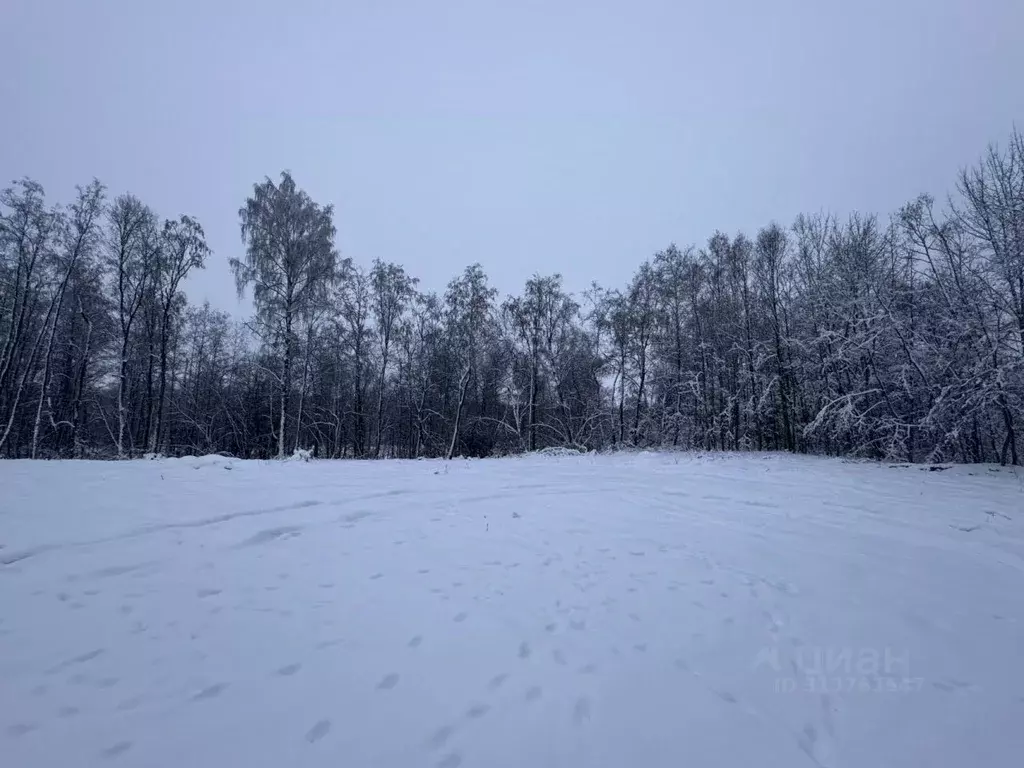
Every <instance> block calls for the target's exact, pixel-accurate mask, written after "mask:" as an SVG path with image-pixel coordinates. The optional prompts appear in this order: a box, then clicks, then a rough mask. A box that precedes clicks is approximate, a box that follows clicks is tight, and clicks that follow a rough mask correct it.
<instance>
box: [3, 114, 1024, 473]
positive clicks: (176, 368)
mask: <svg viewBox="0 0 1024 768" xmlns="http://www.w3.org/2000/svg"><path fill="white" fill-rule="evenodd" d="M239 224H240V232H241V238H242V243H243V246H244V255H243V256H242V257H241V258H238V259H231V260H230V264H231V269H232V271H233V273H234V276H235V279H236V283H237V289H238V291H239V294H240V295H241V294H243V293H246V292H249V293H251V296H252V300H253V306H254V310H255V311H254V314H253V316H252V318H251V319H248V320H246V321H238V320H233V319H232V318H231V317H229V316H228V315H227V314H226V313H224V312H221V311H217V310H215V309H213V308H211V307H210V306H209V305H206V304H204V305H202V306H196V305H193V304H191V303H189V301H188V299H187V297H186V295H185V293H184V291H183V288H182V286H183V283H184V281H185V279H186V278H187V276H188V275H189V274H190V273H191V272H192V271H193V270H196V269H202V268H203V266H204V264H205V263H206V261H207V260H208V259H209V258H211V253H210V249H209V247H208V246H207V244H206V239H205V236H204V233H203V229H202V227H201V225H200V224H199V223H198V222H197V221H196V220H195V219H193V218H191V217H189V216H184V215H183V216H179V217H177V218H172V219H166V220H165V219H161V217H160V216H158V215H157V213H156V212H154V211H153V210H152V209H151V208H150V207H149V206H147V205H146V204H145V203H143V202H142V201H141V200H139V199H138V198H136V197H134V196H132V195H121V196H118V197H114V198H111V197H110V196H109V195H108V192H107V190H106V189H105V188H104V187H103V185H102V184H100V183H99V182H98V181H93V182H92V183H90V184H89V185H87V186H85V187H81V188H78V190H77V195H76V196H75V199H74V200H73V202H71V203H70V204H68V205H66V206H52V205H50V204H48V203H47V201H46V198H45V195H44V192H43V189H42V187H41V186H40V185H39V184H38V183H36V182H34V181H31V180H28V179H25V180H21V181H18V182H15V183H13V184H12V186H10V187H9V188H8V189H6V190H4V192H3V193H2V196H0V456H4V457H11V458H13V457H31V458H115V457H116V458H130V457H137V456H141V455H145V454H167V455H181V454H186V453H192V454H195V453H212V452H226V453H230V454H232V455H235V456H240V457H260V458H269V457H275V456H286V455H289V454H291V453H292V452H294V451H296V450H297V449H311V450H313V451H315V454H316V455H317V456H320V457H324V458H327V457H330V458H378V457H405V458H413V457H433V456H446V457H452V456H455V455H467V456H488V455H497V454H503V453H513V452H521V451H527V450H537V449H540V448H545V447H549V446H569V447H574V448H580V449H604V448H614V447H673V448H679V449H682V448H686V449H700V450H735V451H744V450H758V451H764V450H786V451H796V452H804V453H819V454H830V455H844V456H856V457H866V458H874V459H885V460H895V461H963V462H1001V463H1012V464H1019V463H1020V459H1021V451H1022V449H1024V443H1022V440H1021V435H1020V432H1021V430H1022V428H1024V427H1022V421H1024V136H1022V134H1020V133H1019V132H1016V131H1015V132H1014V133H1013V134H1012V136H1011V138H1010V141H1009V143H1008V144H1007V145H1004V146H1003V147H1001V148H1000V147H997V146H991V147H989V149H988V151H987V153H986V154H985V155H984V156H983V157H982V159H981V160H980V161H979V162H978V164H977V165H975V166H974V167H971V168H967V169H965V170H963V171H961V172H960V173H959V175H958V177H957V179H956V184H955V191H954V193H953V194H952V195H951V196H949V198H948V200H947V201H944V202H943V203H942V204H941V205H940V204H937V203H936V202H935V200H934V199H932V198H931V197H929V196H921V197H919V198H918V199H916V200H914V201H912V202H909V203H908V204H906V205H905V206H903V207H902V208H901V209H900V210H899V211H897V212H896V213H894V214H893V215H891V216H889V217H888V218H880V217H878V216H876V215H865V214H854V215H851V216H850V217H848V218H846V219H843V220H839V219H838V218H837V217H835V216H833V215H830V214H827V213H818V214H812V215H800V216H798V217H797V218H796V220H795V222H794V223H793V224H792V225H791V226H789V227H783V226H780V225H779V224H776V223H770V224H768V225H767V226H765V227H764V228H762V229H760V230H759V231H758V232H757V233H756V234H754V235H753V236H752V237H748V236H747V235H745V234H743V233H739V234H736V235H735V236H732V237H730V236H729V235H726V234H724V233H722V232H716V233H715V234H714V235H713V236H712V237H711V238H710V239H709V240H708V241H707V243H706V244H705V245H704V246H702V247H693V246H691V247H686V248H678V247H676V246H675V245H670V246H669V247H667V248H666V249H665V250H663V251H660V252H658V253H656V254H654V255H653V257H651V258H650V259H648V260H647V261H645V262H643V263H642V264H640V266H639V267H638V268H637V270H636V272H635V274H634V275H633V277H632V279H631V280H630V282H629V284H628V285H626V286H622V287H619V288H606V287H601V286H599V285H597V284H592V285H591V287H590V288H589V289H588V290H586V291H584V292H583V293H582V294H580V295H578V296H574V295H572V294H570V293H569V292H567V291H566V290H565V288H564V287H563V282H562V278H561V276H560V275H557V274H554V275H546V276H542V275H536V276H534V277H533V278H531V279H530V280H528V281H527V282H526V284H525V286H524V287H523V289H522V291H521V292H520V293H519V294H518V295H513V296H509V297H507V298H505V299H503V300H500V299H499V297H498V295H497V292H496V291H495V289H494V288H493V287H492V286H491V285H490V284H489V283H488V279H487V276H486V274H485V272H484V270H483V268H482V267H481V266H480V265H479V264H474V265H472V266H469V267H467V268H466V269H465V270H464V271H463V272H462V274H460V275H458V276H457V277H455V278H454V279H453V280H452V281H451V282H450V283H449V284H448V286H447V289H446V290H445V291H443V292H442V293H434V292H430V291H423V290H420V289H419V287H418V281H417V279H416V278H415V277H413V276H411V275H409V274H407V273H406V271H405V269H404V268H403V267H402V266H401V265H399V264H396V263H388V262H383V261H374V262H373V263H372V264H371V265H369V266H368V267H366V266H361V265H359V264H357V263H356V262H354V261H353V260H351V259H350V258H343V257H341V256H340V255H339V254H338V252H337V250H336V247H335V244H334V240H335V228H334V214H333V210H332V208H331V206H329V205H321V204H318V203H317V202H316V201H314V200H312V199H311V198H310V197H309V196H308V195H307V194H306V193H305V192H303V191H302V190H301V189H300V188H299V187H297V186H296V183H295V181H294V180H293V178H292V177H291V175H290V174H288V173H283V174H282V175H281V176H280V178H279V179H278V180H276V181H275V180H272V179H270V178H267V179H265V180H264V181H262V182H260V183H258V184H256V185H255V186H254V187H253V190H252V194H251V196H250V197H249V198H248V199H247V200H245V202H244V204H243V205H242V207H241V209H240V211H239Z"/></svg>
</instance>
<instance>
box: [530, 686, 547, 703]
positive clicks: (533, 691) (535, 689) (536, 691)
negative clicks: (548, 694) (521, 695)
mask: <svg viewBox="0 0 1024 768" xmlns="http://www.w3.org/2000/svg"><path fill="white" fill-rule="evenodd" d="M543 693H544V689H543V688H541V687H540V686H539V685H532V686H530V687H529V688H527V689H526V700H527V701H537V699H539V698H540V697H541V694H543Z"/></svg>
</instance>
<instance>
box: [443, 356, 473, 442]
mask: <svg viewBox="0 0 1024 768" xmlns="http://www.w3.org/2000/svg"><path fill="white" fill-rule="evenodd" d="M472 372H473V367H472V366H467V367H466V370H465V372H464V373H463V374H462V382H461V383H460V385H459V403H458V405H457V406H456V407H455V426H454V427H453V428H452V440H451V442H450V443H449V444H448V453H447V454H446V455H445V458H446V459H448V460H449V461H451V458H452V456H454V455H455V446H456V445H457V444H458V442H459V426H460V425H461V422H462V406H463V403H465V402H466V390H468V389H469V378H470V374H471V373H472Z"/></svg>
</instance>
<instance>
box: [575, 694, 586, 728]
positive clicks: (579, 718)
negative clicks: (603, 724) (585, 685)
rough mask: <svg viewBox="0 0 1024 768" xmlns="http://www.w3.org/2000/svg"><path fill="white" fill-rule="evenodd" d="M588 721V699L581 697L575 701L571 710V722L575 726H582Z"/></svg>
mask: <svg viewBox="0 0 1024 768" xmlns="http://www.w3.org/2000/svg"><path fill="white" fill-rule="evenodd" d="M588 720H590V699H588V698H587V697H586V696H583V697H581V698H579V699H577V700H576V705H575V706H574V707H573V708H572V721H573V723H574V724H575V725H583V724H584V723H585V722H587V721H588Z"/></svg>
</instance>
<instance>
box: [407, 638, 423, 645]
mask: <svg viewBox="0 0 1024 768" xmlns="http://www.w3.org/2000/svg"><path fill="white" fill-rule="evenodd" d="M422 642H423V635H416V637H414V638H412V639H411V640H410V641H409V647H410V648H419V647H420V644H421V643H422Z"/></svg>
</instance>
